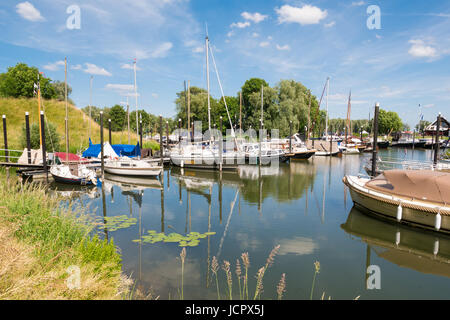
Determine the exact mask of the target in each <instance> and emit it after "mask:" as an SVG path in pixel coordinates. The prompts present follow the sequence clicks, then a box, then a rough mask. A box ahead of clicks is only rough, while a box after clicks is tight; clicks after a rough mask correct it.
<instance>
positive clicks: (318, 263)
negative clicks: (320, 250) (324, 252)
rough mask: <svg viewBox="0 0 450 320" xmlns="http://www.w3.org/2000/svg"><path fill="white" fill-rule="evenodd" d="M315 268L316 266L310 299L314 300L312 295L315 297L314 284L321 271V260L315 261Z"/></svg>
mask: <svg viewBox="0 0 450 320" xmlns="http://www.w3.org/2000/svg"><path fill="white" fill-rule="evenodd" d="M314 268H315V270H314V276H313V283H312V287H311V295H310V297H309V299H310V300H312V297H313V292H314V284H315V282H316V276H317V274H319V272H320V262H319V261H316V262H314Z"/></svg>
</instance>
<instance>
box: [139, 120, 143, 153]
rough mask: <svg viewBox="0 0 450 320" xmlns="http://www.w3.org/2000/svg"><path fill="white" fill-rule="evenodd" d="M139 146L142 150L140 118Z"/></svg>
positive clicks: (140, 122) (140, 123)
mask: <svg viewBox="0 0 450 320" xmlns="http://www.w3.org/2000/svg"><path fill="white" fill-rule="evenodd" d="M139 147H140V148H141V150H142V120H140V121H139Z"/></svg>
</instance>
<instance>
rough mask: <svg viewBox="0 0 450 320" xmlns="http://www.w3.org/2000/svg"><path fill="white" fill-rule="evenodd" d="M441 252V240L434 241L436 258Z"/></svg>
mask: <svg viewBox="0 0 450 320" xmlns="http://www.w3.org/2000/svg"><path fill="white" fill-rule="evenodd" d="M438 252H439V239H436V240H435V241H434V248H433V254H434V255H435V256H436V255H437V254H438Z"/></svg>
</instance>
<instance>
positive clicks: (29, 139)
mask: <svg viewBox="0 0 450 320" xmlns="http://www.w3.org/2000/svg"><path fill="white" fill-rule="evenodd" d="M25 134H26V137H27V158H28V164H31V136H30V115H29V114H28V112H25Z"/></svg>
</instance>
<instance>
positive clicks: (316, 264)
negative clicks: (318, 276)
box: [314, 261, 320, 273]
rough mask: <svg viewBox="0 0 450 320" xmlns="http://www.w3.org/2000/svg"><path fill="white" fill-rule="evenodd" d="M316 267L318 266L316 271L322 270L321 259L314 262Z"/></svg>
mask: <svg viewBox="0 0 450 320" xmlns="http://www.w3.org/2000/svg"><path fill="white" fill-rule="evenodd" d="M314 267H315V268H316V273H319V272H320V262H319V261H316V262H314Z"/></svg>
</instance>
